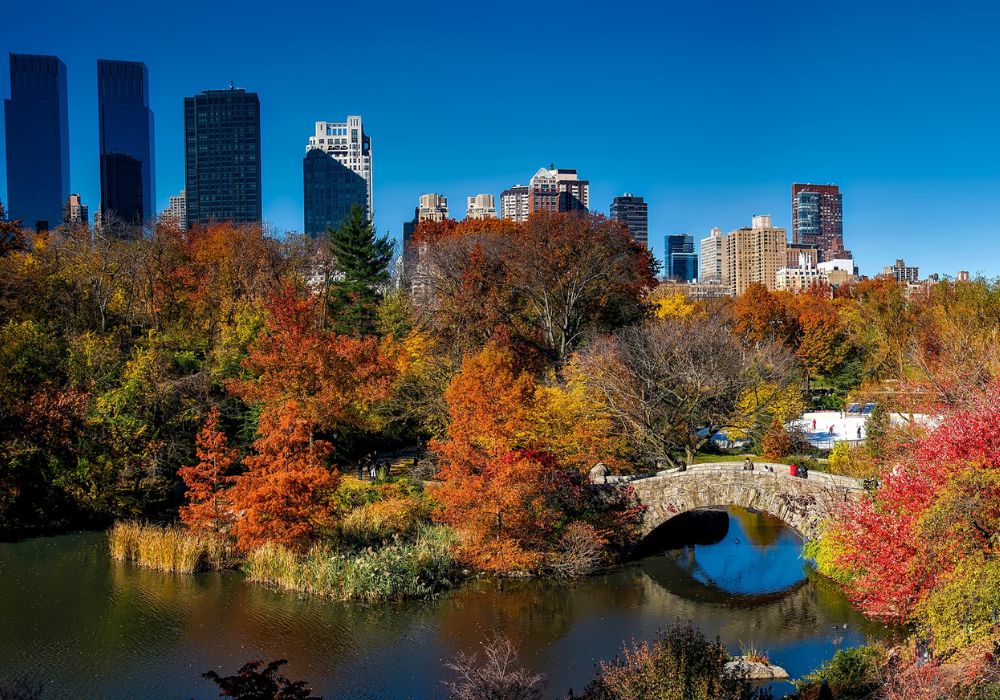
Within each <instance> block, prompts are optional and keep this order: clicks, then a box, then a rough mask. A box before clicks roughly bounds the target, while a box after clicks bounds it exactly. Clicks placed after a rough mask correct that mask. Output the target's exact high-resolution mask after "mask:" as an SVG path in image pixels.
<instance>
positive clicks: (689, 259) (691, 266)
mask: <svg viewBox="0 0 1000 700" xmlns="http://www.w3.org/2000/svg"><path fill="white" fill-rule="evenodd" d="M665 257H666V262H667V277H668V278H670V279H672V280H676V281H677V282H693V281H695V280H696V279H698V254H697V253H696V252H694V236H691V235H688V234H686V233H679V234H675V235H673V236H667V240H666V255H665Z"/></svg>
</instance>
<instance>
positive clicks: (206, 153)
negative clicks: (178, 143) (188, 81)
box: [184, 88, 261, 226]
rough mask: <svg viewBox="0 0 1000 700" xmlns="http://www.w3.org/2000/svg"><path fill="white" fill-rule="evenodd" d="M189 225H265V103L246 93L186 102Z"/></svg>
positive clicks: (208, 94)
mask: <svg viewBox="0 0 1000 700" xmlns="http://www.w3.org/2000/svg"><path fill="white" fill-rule="evenodd" d="M184 192H185V196H186V197H187V216H188V224H189V225H192V226H194V225H197V224H205V223H208V222H210V221H231V222H233V223H235V224H249V223H256V222H259V221H260V220H261V190H260V100H259V99H258V98H257V93H255V92H247V91H246V90H243V89H242V88H230V89H228V90H206V91H204V92H202V93H201V94H199V95H195V96H194V97H185V98H184Z"/></svg>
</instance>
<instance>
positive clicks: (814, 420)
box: [813, 418, 816, 433]
mask: <svg viewBox="0 0 1000 700" xmlns="http://www.w3.org/2000/svg"><path fill="white" fill-rule="evenodd" d="M813 432H814V433H815V432H816V419H815V418H813Z"/></svg>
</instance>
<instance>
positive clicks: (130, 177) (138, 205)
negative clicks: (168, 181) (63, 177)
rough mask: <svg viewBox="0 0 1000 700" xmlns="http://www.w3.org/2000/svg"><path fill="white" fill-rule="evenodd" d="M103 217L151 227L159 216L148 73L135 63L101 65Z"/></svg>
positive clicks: (99, 82)
mask: <svg viewBox="0 0 1000 700" xmlns="http://www.w3.org/2000/svg"><path fill="white" fill-rule="evenodd" d="M97 117H98V129H99V131H100V147H101V156H100V157H101V163H100V165H101V216H102V217H103V221H105V222H107V221H109V218H110V217H111V216H116V217H118V218H119V219H121V220H122V221H123V222H125V223H127V224H145V223H148V222H149V221H150V220H151V219H152V218H153V216H154V214H155V212H156V173H155V163H154V159H153V150H154V146H153V112H152V110H151V109H150V108H149V71H147V70H146V65H145V64H144V63H139V62H136V61H105V60H99V61H98V62H97Z"/></svg>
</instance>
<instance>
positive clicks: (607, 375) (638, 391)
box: [580, 318, 796, 463]
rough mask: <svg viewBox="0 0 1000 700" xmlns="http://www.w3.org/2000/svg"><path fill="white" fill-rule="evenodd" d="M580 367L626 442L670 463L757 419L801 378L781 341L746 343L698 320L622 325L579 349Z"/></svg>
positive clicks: (712, 322) (691, 457)
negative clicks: (726, 430)
mask: <svg viewBox="0 0 1000 700" xmlns="http://www.w3.org/2000/svg"><path fill="white" fill-rule="evenodd" d="M580 371H581V376H582V377H584V381H586V382H587V383H588V384H589V385H590V386H591V387H592V388H593V389H594V390H595V391H597V392H598V393H599V394H600V395H601V396H602V397H603V400H604V402H605V404H606V405H607V407H608V409H609V410H610V411H611V414H612V415H613V416H614V417H615V420H616V421H617V422H618V424H619V426H620V427H621V429H622V430H623V431H624V434H625V435H626V437H627V438H628V439H629V441H630V442H631V443H632V444H633V445H634V446H635V447H636V448H637V449H638V450H640V451H641V452H642V453H644V454H646V455H648V456H649V457H650V458H654V459H655V458H661V459H665V460H667V461H668V462H670V463H675V462H676V460H677V458H678V457H679V456H683V457H684V458H685V459H686V460H687V461H688V462H691V460H692V459H693V458H694V453H695V452H697V451H698V449H699V448H700V447H701V446H702V445H704V444H705V443H706V442H708V441H709V440H711V439H712V437H713V436H714V435H715V434H716V433H718V432H719V431H721V430H724V429H726V428H727V427H730V426H734V425H738V424H746V423H748V422H749V423H751V424H752V423H754V422H755V417H756V416H757V415H760V414H764V413H765V412H767V411H769V410H770V409H771V407H772V405H773V404H774V402H776V401H779V400H781V399H782V397H783V396H784V392H785V389H786V388H787V387H788V386H790V385H791V384H792V383H794V381H795V379H796V371H795V366H794V360H793V358H792V356H791V354H790V353H789V352H788V351H787V350H785V349H784V348H782V347H781V346H779V345H776V344H765V343H763V342H761V343H758V344H756V345H753V346H751V347H746V346H744V345H742V344H741V343H740V342H739V341H738V340H737V339H736V338H735V337H733V335H732V334H731V333H730V332H729V331H728V330H726V329H725V328H722V327H720V326H718V325H717V324H716V323H715V322H714V321H712V320H709V319H701V318H692V319H688V320H683V319H662V320H657V321H651V322H648V323H646V324H644V325H641V326H634V327H629V328H625V329H622V330H621V331H619V332H617V333H615V334H614V335H612V336H608V337H605V338H602V339H601V340H599V341H597V342H596V343H595V344H594V345H593V346H592V347H591V348H589V349H588V350H587V351H586V352H584V353H582V355H581V358H580ZM747 395H753V396H755V397H756V399H755V400H754V401H749V402H748V401H746V400H745V398H746V396H747ZM748 411H749V412H750V415H748V414H747V412H748Z"/></svg>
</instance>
